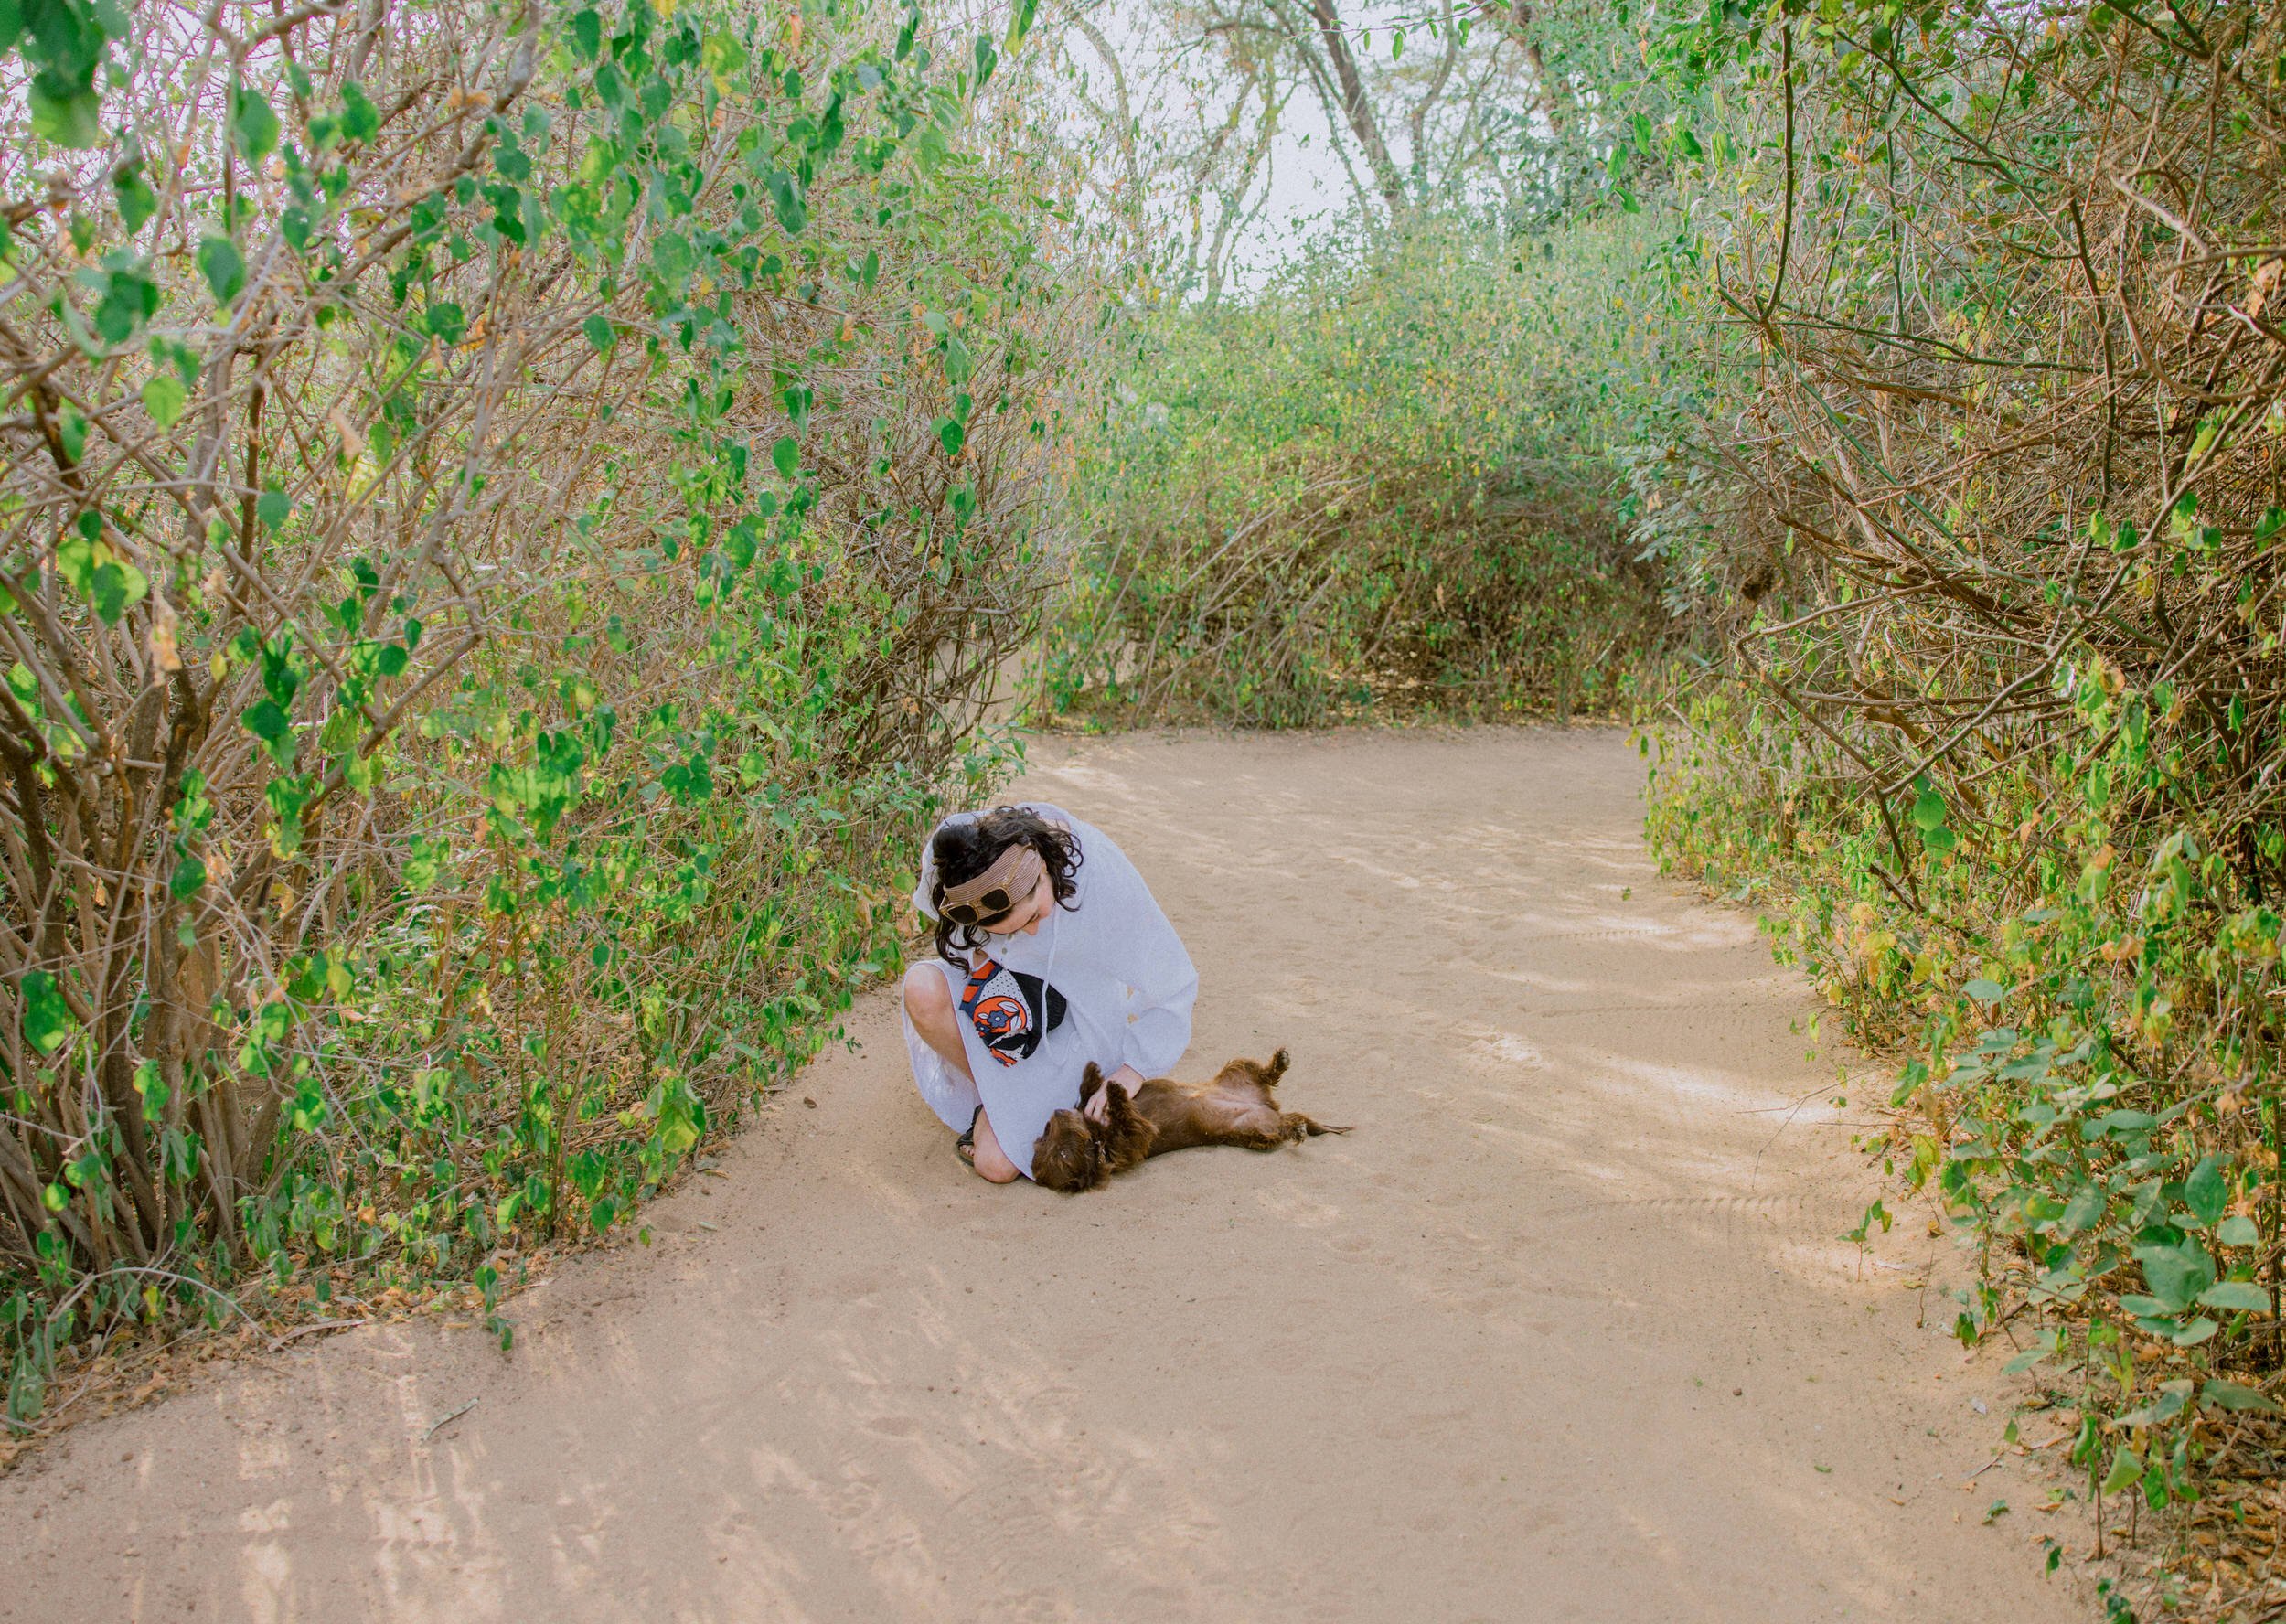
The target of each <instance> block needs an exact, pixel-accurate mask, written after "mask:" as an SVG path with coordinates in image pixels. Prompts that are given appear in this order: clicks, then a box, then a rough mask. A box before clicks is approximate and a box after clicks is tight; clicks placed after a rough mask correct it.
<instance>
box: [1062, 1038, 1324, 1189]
mask: <svg viewBox="0 0 2286 1624" xmlns="http://www.w3.org/2000/svg"><path fill="white" fill-rule="evenodd" d="M1286 1067H1287V1056H1286V1051H1285V1050H1283V1049H1281V1050H1279V1051H1278V1052H1277V1053H1276V1054H1274V1055H1272V1056H1271V1057H1270V1063H1269V1064H1268V1065H1263V1064H1260V1063H1257V1062H1255V1061H1251V1060H1234V1061H1232V1062H1231V1063H1229V1064H1228V1065H1226V1066H1224V1067H1223V1069H1222V1070H1221V1071H1219V1072H1217V1073H1215V1074H1214V1077H1213V1080H1212V1082H1207V1083H1178V1082H1176V1081H1175V1080H1174V1079H1173V1078H1172V1077H1154V1078H1152V1079H1151V1080H1150V1081H1149V1082H1148V1083H1146V1084H1143V1086H1142V1087H1141V1088H1138V1090H1136V1092H1135V1094H1134V1095H1133V1096H1132V1097H1130V1096H1129V1095H1128V1094H1127V1090H1126V1089H1125V1088H1124V1087H1122V1086H1120V1085H1119V1084H1116V1083H1115V1084H1111V1085H1110V1088H1111V1098H1110V1101H1109V1103H1108V1106H1107V1109H1106V1113H1105V1117H1106V1119H1105V1120H1104V1121H1102V1122H1097V1121H1095V1120H1094V1119H1092V1118H1091V1117H1089V1116H1087V1115H1086V1113H1085V1112H1084V1110H1074V1109H1071V1108H1070V1107H1066V1108H1065V1109H1063V1110H1061V1111H1058V1112H1057V1113H1056V1114H1055V1115H1054V1116H1052V1117H1050V1118H1049V1119H1048V1127H1047V1131H1045V1132H1044V1133H1042V1135H1041V1136H1040V1138H1039V1141H1038V1142H1037V1143H1035V1144H1034V1145H1033V1146H1032V1150H1031V1165H1032V1181H1033V1182H1034V1183H1037V1184H1041V1185H1044V1186H1045V1187H1047V1188H1048V1189H1050V1190H1056V1191H1063V1193H1064V1194H1066V1195H1074V1194H1077V1193H1078V1192H1079V1191H1083V1190H1093V1189H1095V1186H1097V1185H1098V1184H1101V1183H1102V1182H1103V1181H1105V1180H1106V1179H1108V1178H1110V1177H1111V1176H1112V1175H1113V1174H1114V1173H1124V1172H1126V1171H1127V1170H1129V1169H1130V1168H1136V1167H1140V1166H1141V1165H1142V1164H1143V1161H1144V1159H1146V1158H1148V1157H1152V1156H1163V1155H1165V1154H1166V1153H1167V1152H1168V1151H1170V1150H1187V1149H1190V1148H1191V1146H1193V1145H1241V1146H1244V1148H1245V1149H1249V1150H1275V1149H1277V1148H1278V1147H1279V1146H1280V1145H1286V1144H1291V1143H1293V1142H1294V1141H1295V1140H1298V1139H1301V1138H1309V1137H1314V1136H1316V1135H1318V1134H1330V1133H1337V1134H1338V1133H1347V1132H1349V1131H1350V1130H1349V1129H1348V1128H1346V1127H1329V1126H1328V1125H1327V1124H1325V1123H1322V1122H1319V1121H1318V1120H1316V1119H1315V1118H1313V1117H1309V1116H1303V1115H1302V1114H1301V1113H1300V1112H1299V1111H1281V1110H1279V1109H1278V1102H1277V1095H1276V1094H1275V1093H1273V1092H1272V1091H1273V1090H1275V1089H1276V1088H1277V1084H1278V1079H1279V1078H1280V1077H1282V1076H1284V1075H1285V1074H1286ZM1104 1086H1105V1084H1104V1074H1103V1070H1102V1068H1101V1067H1099V1066H1097V1065H1096V1064H1095V1062H1094V1061H1090V1062H1088V1063H1087V1070H1086V1072H1085V1073H1084V1074H1083V1075H1082V1077H1081V1079H1080V1104H1081V1106H1085V1105H1086V1104H1087V1102H1088V1101H1090V1100H1092V1099H1094V1098H1095V1095H1096V1093H1097V1092H1098V1091H1099V1090H1101V1089H1102V1088H1103V1087H1104Z"/></svg>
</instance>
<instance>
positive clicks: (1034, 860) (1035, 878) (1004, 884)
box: [943, 846, 1042, 925]
mask: <svg viewBox="0 0 2286 1624" xmlns="http://www.w3.org/2000/svg"><path fill="white" fill-rule="evenodd" d="M1041 871H1042V864H1041V861H1040V854H1039V853H1038V852H1037V851H1034V850H1033V849H1031V847H1029V846H1011V847H1009V849H1007V850H1006V851H1003V852H1001V853H1000V855H999V857H998V858H996V859H994V860H993V863H992V866H991V867H990V868H988V869H987V870H985V871H984V872H983V873H981V874H979V875H977V877H976V878H975V879H974V880H967V881H962V882H961V883H960V884H958V885H953V886H947V887H946V888H945V901H944V904H943V906H944V910H945V918H947V919H949V920H951V921H952V922H953V923H954V924H967V925H977V924H985V923H987V922H988V921H992V920H997V919H999V918H1000V917H1002V916H1003V915H1005V914H1007V913H1012V912H1013V911H1014V910H1015V908H1016V905H1017V904H1018V903H1020V902H1022V901H1023V900H1024V899H1025V898H1026V897H1028V896H1030V895H1031V892H1032V888H1033V887H1034V886H1035V885H1037V884H1039V883H1040V875H1041Z"/></svg>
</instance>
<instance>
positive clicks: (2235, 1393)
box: [2199, 1379, 2286, 1416]
mask: <svg viewBox="0 0 2286 1624" xmlns="http://www.w3.org/2000/svg"><path fill="white" fill-rule="evenodd" d="M2199 1402H2200V1403H2201V1404H2207V1405H2214V1406H2215V1407H2216V1408H2217V1409H2218V1410H2260V1411H2261V1412H2262V1413H2263V1414H2264V1415H2266V1416H2276V1415H2280V1414H2286V1412H2281V1410H2280V1409H2279V1407H2278V1405H2275V1404H2274V1403H2272V1402H2271V1401H2270V1399H2269V1398H2268V1397H2267V1396H2265V1395H2264V1394H2260V1393H2258V1392H2256V1391H2255V1390H2254V1389H2253V1388H2251V1387H2241V1386H2240V1385H2238V1383H2236V1382H2225V1381H2222V1380H2220V1379H2217V1380H2215V1381H2212V1382H2209V1383H2207V1384H2206V1386H2204V1387H2202V1388H2200V1389H2199Z"/></svg>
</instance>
